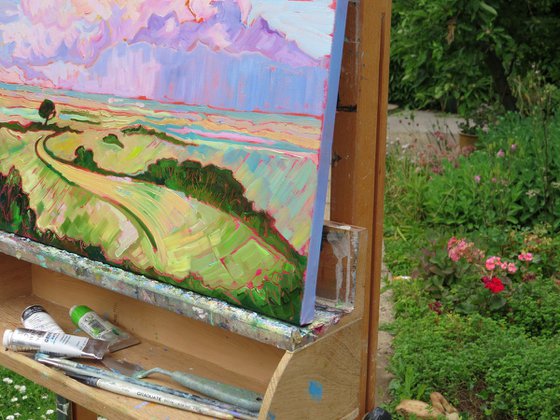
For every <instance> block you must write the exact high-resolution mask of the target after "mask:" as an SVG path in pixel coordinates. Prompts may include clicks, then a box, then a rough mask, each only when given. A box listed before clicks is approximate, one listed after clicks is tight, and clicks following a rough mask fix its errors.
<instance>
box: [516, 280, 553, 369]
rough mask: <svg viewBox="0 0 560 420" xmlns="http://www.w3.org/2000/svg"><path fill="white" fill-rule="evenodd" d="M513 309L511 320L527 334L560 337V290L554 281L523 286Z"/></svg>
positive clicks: (528, 283) (541, 281)
mask: <svg viewBox="0 0 560 420" xmlns="http://www.w3.org/2000/svg"><path fill="white" fill-rule="evenodd" d="M509 306H510V312H509V313H508V318H509V319H510V321H511V322H512V323H513V324H515V325H517V326H519V327H521V328H523V329H524V330H525V332H526V333H527V334H530V335H532V336H535V337H555V336H559V337H560V287H559V286H558V284H557V283H556V282H555V281H554V280H553V279H550V278H538V279H536V280H533V281H530V282H527V283H523V284H522V285H521V287H520V288H519V289H518V290H517V291H516V293H515V294H514V295H513V296H512V298H511V299H510V301H509ZM558 360H559V361H560V359H558Z"/></svg>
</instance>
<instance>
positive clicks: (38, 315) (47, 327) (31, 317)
mask: <svg viewBox="0 0 560 420" xmlns="http://www.w3.org/2000/svg"><path fill="white" fill-rule="evenodd" d="M21 322H22V323H23V327H24V328H27V329H29V330H37V331H48V332H52V333H57V334H64V330H63V329H62V328H60V326H59V325H58V324H57V323H56V321H55V320H54V319H53V318H52V317H51V316H50V315H49V313H48V312H47V310H46V309H45V308H43V307H42V306H41V305H31V306H28V307H27V308H25V309H24V310H23V312H22V313H21Z"/></svg>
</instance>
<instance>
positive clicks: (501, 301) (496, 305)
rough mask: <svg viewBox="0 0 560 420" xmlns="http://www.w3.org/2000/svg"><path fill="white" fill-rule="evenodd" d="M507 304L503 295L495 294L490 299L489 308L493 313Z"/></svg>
mask: <svg viewBox="0 0 560 420" xmlns="http://www.w3.org/2000/svg"><path fill="white" fill-rule="evenodd" d="M505 304H506V300H505V298H504V297H503V296H502V295H498V294H495V295H493V296H492V297H491V298H490V299H489V304H488V308H489V309H490V310H491V311H497V310H498V309H500V308H502V307H503V306H504V305H505Z"/></svg>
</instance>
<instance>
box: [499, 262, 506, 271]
mask: <svg viewBox="0 0 560 420" xmlns="http://www.w3.org/2000/svg"><path fill="white" fill-rule="evenodd" d="M500 268H501V269H502V270H507V268H508V264H507V263H506V262H503V263H501V264H500Z"/></svg>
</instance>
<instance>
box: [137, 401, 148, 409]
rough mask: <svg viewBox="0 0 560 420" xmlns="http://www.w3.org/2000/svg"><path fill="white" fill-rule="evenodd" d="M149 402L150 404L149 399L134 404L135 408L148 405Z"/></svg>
mask: <svg viewBox="0 0 560 420" xmlns="http://www.w3.org/2000/svg"><path fill="white" fill-rule="evenodd" d="M148 404H149V402H148V401H143V402H141V403H140V404H138V405H135V406H134V409H135V410H139V409H141V408H142V407H145V406H147V405H148Z"/></svg>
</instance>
